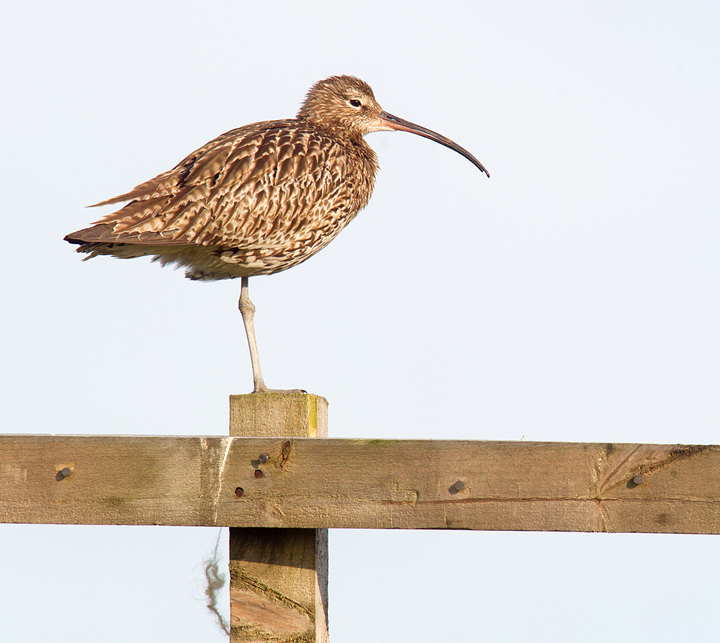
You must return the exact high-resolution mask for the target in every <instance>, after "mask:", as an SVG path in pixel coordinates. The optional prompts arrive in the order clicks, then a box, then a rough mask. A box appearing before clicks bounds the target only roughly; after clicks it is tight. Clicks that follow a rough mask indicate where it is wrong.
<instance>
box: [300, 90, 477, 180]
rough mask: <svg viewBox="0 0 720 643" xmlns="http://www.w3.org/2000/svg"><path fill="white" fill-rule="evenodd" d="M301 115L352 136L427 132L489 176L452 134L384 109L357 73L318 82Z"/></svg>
mask: <svg viewBox="0 0 720 643" xmlns="http://www.w3.org/2000/svg"><path fill="white" fill-rule="evenodd" d="M298 119H300V120H307V121H310V122H312V123H315V124H317V125H320V126H322V127H328V128H332V129H335V130H339V131H342V132H345V133H346V134H347V135H349V136H359V137H362V136H365V134H370V133H371V132H393V131H402V132H410V133H411V134H417V135H418V136H424V137H425V138H429V139H430V140H431V141H435V142H436V143H440V145H444V146H445V147H449V148H450V149H452V150H455V151H456V152H457V153H458V154H462V156H464V157H465V158H466V159H468V160H469V161H470V162H471V163H472V164H473V165H475V166H476V167H477V168H478V169H480V170H481V171H482V172H485V174H487V175H488V176H490V174H489V173H488V171H487V170H486V169H485V168H484V167H483V165H482V163H480V161H478V160H477V159H476V158H475V157H474V156H473V155H472V154H470V152H468V151H467V150H466V149H464V148H463V147H460V146H459V145H458V144H457V143H455V142H453V141H451V140H450V139H449V138H446V137H445V136H443V135H442V134H438V133H437V132H433V131H432V130H429V129H427V128H425V127H422V126H420V125H415V124H414V123H411V122H410V121H406V120H404V119H402V118H399V117H397V116H393V115H392V114H389V113H388V112H385V111H383V109H382V107H380V105H379V104H378V102H377V101H376V100H375V94H374V93H373V90H372V88H371V87H370V85H368V84H367V83H366V82H365V81H363V80H360V79H359V78H355V77H354V76H331V77H330V78H326V79H325V80H321V81H319V82H317V83H315V84H314V85H313V86H312V87H311V88H310V91H309V92H308V93H307V96H306V97H305V102H304V103H303V104H302V107H301V108H300V111H299V112H298Z"/></svg>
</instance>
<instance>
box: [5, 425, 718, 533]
mask: <svg viewBox="0 0 720 643" xmlns="http://www.w3.org/2000/svg"><path fill="white" fill-rule="evenodd" d="M261 454H262V455H267V457H268V460H267V462H266V463H265V464H263V465H261V466H260V467H259V469H260V470H262V472H263V476H262V477H261V478H258V477H255V475H256V474H255V470H256V468H257V467H256V465H257V463H258V457H259V456H260V455H261ZM63 469H67V470H68V472H69V475H67V476H66V477H63V476H62V470H63ZM637 475H642V476H643V481H642V483H641V484H639V485H637V486H634V485H633V484H632V483H631V481H632V479H633V478H634V477H635V476H637ZM458 481H459V482H462V486H463V488H462V489H461V490H458V487H456V486H454V485H455V483H456V482H458ZM719 481H720V447H719V446H683V445H644V444H582V443H579V444H574V443H552V442H481V441H461V440H458V441H447V440H437V441H433V440H427V441H423V440H347V439H324V438H312V439H309V438H232V437H135V436H133V437H96V436H85V437H82V436H38V435H32V436H27V435H6V436H2V437H0V521H1V522H16V523H20V522H24V523H69V524H128V525H152V524H160V525H225V526H243V527H296V528H297V527H304V528H322V527H354V528H400V529H486V530H522V531H527V530H530V531H588V532H593V531H600V532H656V533H706V534H717V533H720V483H719ZM236 489H242V490H243V491H242V495H241V496H240V497H238V495H236ZM238 493H239V492H238Z"/></svg>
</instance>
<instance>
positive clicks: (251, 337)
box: [238, 277, 268, 393]
mask: <svg viewBox="0 0 720 643" xmlns="http://www.w3.org/2000/svg"><path fill="white" fill-rule="evenodd" d="M248 281H249V277H241V283H242V286H241V287H240V299H239V300H238V308H239V309H240V314H241V315H242V318H243V324H245V334H246V335H247V340H248V347H249V348H250V362H251V363H252V371H253V386H254V388H253V393H262V392H264V391H267V390H268V388H267V386H265V382H264V381H263V376H262V371H261V370H260V357H259V356H258V349H257V342H256V341H255V326H254V324H253V319H254V317H255V305H254V304H253V303H252V302H251V301H250V294H249V289H248Z"/></svg>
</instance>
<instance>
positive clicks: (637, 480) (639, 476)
mask: <svg viewBox="0 0 720 643" xmlns="http://www.w3.org/2000/svg"><path fill="white" fill-rule="evenodd" d="M643 480H644V478H643V477H642V474H639V473H638V474H637V475H636V476H635V477H634V478H633V479H632V481H633V484H634V485H639V484H642V481H643Z"/></svg>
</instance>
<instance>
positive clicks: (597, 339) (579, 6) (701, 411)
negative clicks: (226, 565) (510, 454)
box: [0, 0, 720, 643]
mask: <svg viewBox="0 0 720 643" xmlns="http://www.w3.org/2000/svg"><path fill="white" fill-rule="evenodd" d="M719 34H720V3H718V2H716V1H712V2H661V1H658V2H654V3H649V2H642V3H640V2H627V1H624V2H603V3H598V2H577V1H573V2H570V1H568V2H557V1H552V0H550V1H548V2H542V3H538V2H502V3H489V2H479V1H474V2H464V3H463V2H443V3H437V2H432V3H421V2H395V3H393V2H389V1H388V0H384V1H382V2H375V1H366V2H363V3H339V2H322V3H321V2H308V3H300V2H285V3H283V2H263V3H249V2H241V1H239V0H236V1H234V2H229V1H228V2H205V3H197V2H192V3H191V2H185V1H184V0H181V1H177V0H176V1H173V2H148V1H143V2H137V1H124V2H120V3H107V2H90V1H87V0H77V1H75V2H24V3H20V2H16V3H9V2H8V3H5V5H4V7H3V10H2V17H1V18H0V92H1V94H0V97H1V100H0V122H1V123H2V125H0V149H1V151H2V154H0V194H1V195H2V200H1V201H0V203H1V205H0V207H1V208H2V213H1V218H0V221H1V223H2V231H3V237H4V245H3V252H2V253H1V254H0V257H1V258H0V262H1V264H0V268H1V269H2V274H3V275H4V279H3V284H4V285H3V289H2V299H1V301H2V308H1V311H0V319H1V320H2V321H1V322H0V323H1V324H2V326H1V337H2V341H1V343H0V350H1V353H0V363H1V364H2V368H1V369H0V372H1V377H2V384H1V387H2V388H1V390H2V393H1V395H2V398H1V399H0V431H2V432H8V433H49V432H52V433H60V434H69V433H85V434H87V433H98V434H100V433H107V434H119V433H133V434H180V435H194V434H213V435H215V434H225V433H226V432H227V421H228V419H227V415H228V411H227V399H228V395H229V394H231V393H244V392H249V391H250V389H251V387H252V380H251V375H250V363H249V359H248V356H247V348H246V344H245V337H244V334H243V330H242V324H241V319H240V315H239V313H238V311H237V308H236V306H237V297H238V294H239V289H240V284H239V281H229V282H223V283H216V284H206V283H200V284H198V283H191V282H189V281H188V280H185V279H183V276H182V272H180V271H177V272H176V271H173V270H171V269H160V268H159V267H158V266H157V265H151V264H150V263H149V262H148V261H147V260H133V261H126V262H125V261H119V260H115V259H110V258H99V259H94V260H92V261H90V262H87V263H82V262H81V261H80V257H79V256H78V255H76V254H75V253H74V252H73V248H72V247H70V246H69V245H68V244H66V243H64V242H63V240H62V238H63V236H64V235H65V234H66V233H68V232H70V231H73V230H77V229H79V228H82V227H85V226H86V225H87V224H88V223H89V222H91V221H93V220H95V219H97V218H98V217H99V216H101V215H102V213H103V211H95V210H86V209H84V207H83V206H85V205H87V204H90V203H95V202H97V201H100V200H103V199H105V198H108V197H111V196H114V195H116V194H119V193H122V192H125V191H127V190H128V189H130V188H132V187H133V186H135V185H136V184H138V183H140V182H142V181H144V180H146V179H149V178H151V177H153V176H155V175H156V174H158V173H160V172H162V171H165V170H167V169H169V168H170V167H172V166H173V165H175V164H176V163H177V162H178V161H179V160H181V159H182V158H183V157H184V156H185V155H187V154H188V153H190V152H191V151H193V150H194V149H196V148H197V147H199V146H200V145H202V144H203V143H205V142H206V141H208V140H209V139H211V138H213V137H215V136H216V135H218V134H220V133H222V132H224V131H227V130H229V129H231V128H233V127H237V126H240V125H243V124H246V123H251V122H254V121H258V120H266V119H272V118H283V117H288V116H292V115H294V114H295V112H296V111H297V108H298V106H299V104H300V102H301V101H302V99H303V97H304V94H305V92H306V91H307V89H308V88H309V87H310V85H311V84H312V83H313V82H315V81H317V80H319V79H321V78H325V77H327V76H329V75H333V74H354V75H357V76H359V77H361V78H363V79H364V80H366V81H367V82H369V83H370V84H371V85H372V87H373V88H374V90H375V94H376V97H377V99H378V101H379V102H380V104H381V105H382V106H383V107H384V108H385V109H386V110H388V111H390V112H391V113H394V114H396V115H398V116H401V117H403V118H406V119H408V120H411V121H414V122H416V123H419V124H421V125H424V126H426V127H429V128H431V129H434V130H436V131H438V132H441V133H442V134H444V135H446V136H448V137H450V138H452V139H454V140H456V141H457V142H458V143H460V144H461V145H462V146H464V147H466V148H467V149H468V150H470V151H471V152H472V153H473V154H475V156H477V157H478V158H479V159H480V161H481V162H482V163H483V164H485V166H486V167H487V168H488V170H489V171H490V174H491V177H492V178H490V179H487V178H486V177H485V176H484V175H482V174H481V173H480V172H478V170H477V169H476V168H474V167H473V166H472V165H471V164H470V163H469V162H467V161H466V160H465V159H463V158H462V157H460V156H459V155H457V154H455V153H453V152H452V151H450V150H448V149H446V148H444V147H441V146H439V145H436V144H434V143H432V142H430V141H428V140H425V139H422V138H419V137H415V136H412V135H410V134H402V133H378V134H373V135H371V136H369V137H368V142H369V143H370V144H371V145H372V146H373V147H374V148H375V150H376V151H377V152H378V155H379V157H380V164H381V171H380V174H379V177H378V182H377V187H376V190H375V195H374V197H373V199H372V201H371V202H370V205H369V206H368V207H367V208H366V210H364V211H363V212H361V213H360V215H359V216H358V218H357V219H356V220H355V221H354V222H353V223H352V224H351V225H350V226H349V227H348V228H347V229H346V230H345V231H344V232H343V233H342V234H341V235H340V236H339V237H338V238H337V239H336V240H335V241H334V242H333V243H332V244H331V245H330V246H329V247H328V248H327V249H326V250H324V251H322V252H321V253H320V254H319V255H317V256H316V257H314V258H312V259H311V260H309V261H308V262H307V263H305V264H303V265H301V266H299V267H297V268H294V269H292V270H290V271H288V272H285V273H281V274H278V275H275V276H272V277H269V278H268V277H262V278H256V279H252V280H251V282H250V286H251V294H252V297H253V300H254V302H255V304H256V306H257V309H258V312H257V316H256V327H257V333H258V341H259V345H260V354H261V357H262V361H263V370H264V374H265V377H266V381H267V383H268V385H269V386H274V387H280V388H295V387H300V388H304V389H306V390H308V391H310V392H313V393H317V394H320V395H323V396H325V397H326V398H327V399H328V400H329V402H330V433H331V435H332V436H335V437H350V436H357V437H364V438H375V437H378V438H448V439H459V438H463V439H476V440H483V439H492V440H520V439H521V438H523V436H524V437H525V439H527V440H557V441H585V442H610V441H615V442H653V443H700V444H705V443H715V444H717V443H718V442H719V441H720V438H719V429H720V394H719V392H720V332H719V331H720V255H719V253H718V248H719V247H720V181H719V180H718V176H719V175H720V125H719V122H720V117H719V115H720V36H719ZM104 211H107V210H104ZM418 466H422V463H418ZM328 475H329V476H331V475H332V472H331V471H329V472H328ZM0 492H2V491H1V490H0ZM217 535H218V530H217V529H204V528H150V527H71V526H62V527H60V526H24V525H0V579H2V582H1V583H0V639H1V640H2V641H3V643H14V642H24V641H50V640H63V641H73V643H85V642H93V643H94V642H97V641H103V642H109V643H115V642H118V643H120V642H122V643H126V642H127V641H140V642H144V641H175V642H184V641H193V642H194V641H203V642H211V641H223V640H226V639H225V636H224V635H223V634H222V633H221V632H220V631H219V630H218V628H217V626H216V624H215V622H214V621H213V618H212V617H211V615H210V614H209V613H208V612H207V611H206V609H205V607H204V603H203V600H202V599H203V583H202V561H203V559H204V558H206V557H207V556H208V555H209V554H210V553H211V552H212V549H213V547H214V543H215V539H216V537H217ZM225 539H226V534H225V533H224V534H223V540H225ZM330 570H331V571H330V627H331V637H332V640H333V641H335V642H341V641H342V642H343V643H360V642H365V641H374V642H377V643H385V642H391V641H392V642H394V641H413V642H419V643H425V642H427V643H430V642H433V643H434V642H436V641H448V640H453V641H455V640H457V641H466V640H468V641H472V640H478V641H479V640H483V641H493V642H504V641H511V642H528V643H530V642H533V643H535V642H538V641H540V642H542V641H552V642H554V643H555V642H575V641H587V642H596V641H597V642H600V641H603V642H605V641H608V640H612V641H621V642H622V641H638V640H653V641H671V640H684V641H691V640H693V641H710V640H716V639H717V632H718V629H719V628H720V610H718V601H719V599H720V590H718V584H717V579H718V577H719V576H720V537H705V536H665V535H632V534H631V535H603V534H552V533H547V534H537V533H484V532H451V531H450V532H439V531H434V532H411V531H393V532H390V531H370V530H364V531H346V530H334V531H332V532H331V534H330ZM225 609H227V598H225Z"/></svg>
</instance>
